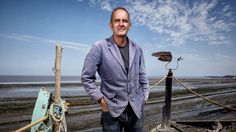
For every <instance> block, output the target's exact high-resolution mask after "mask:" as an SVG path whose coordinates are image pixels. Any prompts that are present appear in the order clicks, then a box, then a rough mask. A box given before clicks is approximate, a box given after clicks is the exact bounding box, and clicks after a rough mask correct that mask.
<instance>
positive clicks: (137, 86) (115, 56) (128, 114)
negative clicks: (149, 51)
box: [81, 7, 149, 132]
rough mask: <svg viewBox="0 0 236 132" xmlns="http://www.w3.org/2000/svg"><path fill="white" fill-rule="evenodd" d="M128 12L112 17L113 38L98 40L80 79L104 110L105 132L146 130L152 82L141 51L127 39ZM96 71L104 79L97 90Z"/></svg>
mask: <svg viewBox="0 0 236 132" xmlns="http://www.w3.org/2000/svg"><path fill="white" fill-rule="evenodd" d="M130 26H131V23H130V15H129V12H128V11H127V10H126V9H125V8H122V7H118V8H115V9H114V10H113V11H112V14H111V20H110V28H111V30H112V32H113V35H112V36H111V37H110V38H107V39H105V40H101V41H97V42H96V43H95V44H94V45H93V46H92V48H91V50H90V51H89V53H88V54H87V56H86V58H85V61H84V67H83V70H82V76H81V80H82V83H83V86H84V88H85V90H86V91H87V92H88V94H89V95H90V96H91V97H92V99H93V100H95V101H97V102H98V103H99V104H100V106H101V108H102V115H101V125H102V127H103V131H104V132H117V131H122V129H123V128H124V130H125V131H126V132H140V131H143V105H144V103H145V102H146V101H147V99H148V95H149V82H148V79H147V77H146V73H145V66H144V57H143V52H142V49H141V48H140V47H139V46H138V45H136V43H135V42H133V41H132V40H130V39H129V38H128V37H127V33H128V31H129V30H130ZM96 72H98V74H99V76H100V78H101V86H100V89H99V88H97V87H96V83H95V80H96V77H95V75H96Z"/></svg>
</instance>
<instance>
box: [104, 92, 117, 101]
mask: <svg viewBox="0 0 236 132" xmlns="http://www.w3.org/2000/svg"><path fill="white" fill-rule="evenodd" d="M103 94H104V95H105V96H106V97H107V98H108V99H110V100H112V99H113V98H115V96H116V92H104V93H103Z"/></svg>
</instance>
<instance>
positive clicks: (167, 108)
mask: <svg viewBox="0 0 236 132" xmlns="http://www.w3.org/2000/svg"><path fill="white" fill-rule="evenodd" d="M172 76H173V73H172V70H171V69H169V72H168V74H167V77H166V88H165V105H164V107H163V113H162V122H163V123H164V124H165V125H166V126H167V127H170V126H171V95H172Z"/></svg>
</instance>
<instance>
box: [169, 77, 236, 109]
mask: <svg viewBox="0 0 236 132" xmlns="http://www.w3.org/2000/svg"><path fill="white" fill-rule="evenodd" d="M173 78H174V79H175V80H176V81H177V82H178V83H179V84H180V85H181V86H183V87H184V88H185V89H187V90H188V91H190V92H191V93H192V94H194V95H197V96H198V97H200V98H202V99H204V100H206V101H207V102H209V103H212V104H215V105H217V106H220V107H224V108H227V109H230V110H232V111H236V109H235V108H232V107H229V106H226V105H223V104H219V103H217V102H215V101H213V100H210V99H208V98H206V97H204V96H202V95H200V94H198V93H196V92H195V91H193V90H191V89H189V88H187V87H186V86H184V85H183V83H182V82H181V81H179V80H178V79H177V78H175V77H173Z"/></svg>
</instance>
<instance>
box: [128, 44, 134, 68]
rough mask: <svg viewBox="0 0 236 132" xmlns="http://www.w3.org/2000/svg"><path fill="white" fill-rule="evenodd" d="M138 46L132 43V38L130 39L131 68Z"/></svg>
mask: <svg viewBox="0 0 236 132" xmlns="http://www.w3.org/2000/svg"><path fill="white" fill-rule="evenodd" d="M135 52H136V48H135V45H134V44H133V43H132V41H131V40H129V70H130V68H131V66H132V63H133V60H134V56H135Z"/></svg>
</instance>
